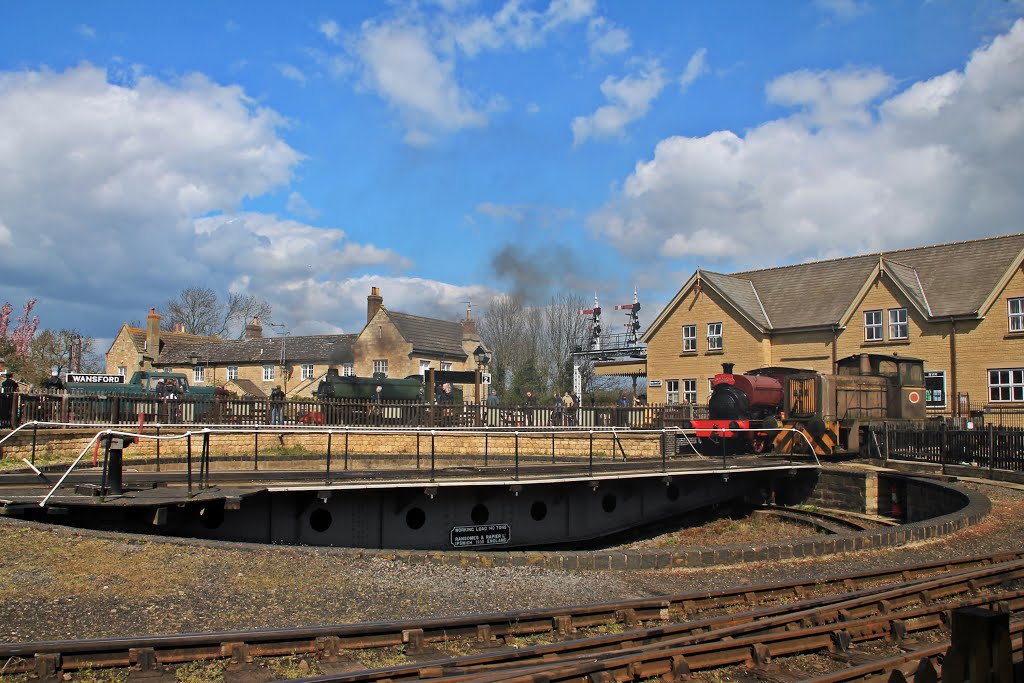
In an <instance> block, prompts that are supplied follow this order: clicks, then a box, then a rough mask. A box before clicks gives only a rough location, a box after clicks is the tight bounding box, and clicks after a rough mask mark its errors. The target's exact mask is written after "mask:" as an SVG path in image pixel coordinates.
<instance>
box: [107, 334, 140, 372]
mask: <svg viewBox="0 0 1024 683" xmlns="http://www.w3.org/2000/svg"><path fill="white" fill-rule="evenodd" d="M106 360H107V367H106V370H105V372H106V373H107V374H108V375H116V374H117V368H118V367H119V366H124V367H125V368H126V374H127V375H128V378H129V379H130V378H131V376H132V373H134V372H135V371H136V370H140V369H142V354H141V353H139V352H138V350H137V349H136V348H135V342H134V340H133V339H132V335H131V332H130V331H129V327H128V325H122V326H121V331H120V332H118V333H117V337H115V338H114V343H113V344H111V345H110V350H109V351H107V357H106ZM146 365H147V366H148V365H149V363H148V362H147V363H146Z"/></svg>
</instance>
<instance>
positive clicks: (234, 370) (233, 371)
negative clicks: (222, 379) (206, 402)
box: [228, 365, 238, 379]
mask: <svg viewBox="0 0 1024 683" xmlns="http://www.w3.org/2000/svg"><path fill="white" fill-rule="evenodd" d="M228 379H238V366H237V365H229V366H228Z"/></svg>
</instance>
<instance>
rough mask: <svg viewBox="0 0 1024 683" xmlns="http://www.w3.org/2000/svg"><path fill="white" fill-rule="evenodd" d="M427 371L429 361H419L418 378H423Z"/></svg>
mask: <svg viewBox="0 0 1024 683" xmlns="http://www.w3.org/2000/svg"><path fill="white" fill-rule="evenodd" d="M428 370H430V361H429V360H421V361H420V376H421V377H425V376H426V374H427V371H428Z"/></svg>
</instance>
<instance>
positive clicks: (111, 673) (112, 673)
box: [71, 669, 130, 683]
mask: <svg viewBox="0 0 1024 683" xmlns="http://www.w3.org/2000/svg"><path fill="white" fill-rule="evenodd" d="M129 673H130V672H129V671H128V669H79V670H78V671H76V672H74V673H73V674H71V680H72V681H74V682H75V683H125V681H127V680H128V674H129Z"/></svg>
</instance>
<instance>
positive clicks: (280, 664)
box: [262, 655, 323, 681]
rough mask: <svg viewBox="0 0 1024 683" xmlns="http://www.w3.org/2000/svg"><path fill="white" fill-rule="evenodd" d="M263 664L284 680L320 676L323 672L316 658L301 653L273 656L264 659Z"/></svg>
mask: <svg viewBox="0 0 1024 683" xmlns="http://www.w3.org/2000/svg"><path fill="white" fill-rule="evenodd" d="M262 664H263V665H264V666H266V667H267V668H268V669H270V673H272V674H274V677H275V678H277V679H279V680H283V681H290V680H293V679H296V678H308V677H309V676H319V675H321V674H322V673H323V670H322V669H321V668H320V665H319V664H318V663H317V661H316V660H315V659H312V658H307V657H302V656H300V655H289V656H287V657H272V658H270V659H266V660H262Z"/></svg>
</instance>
